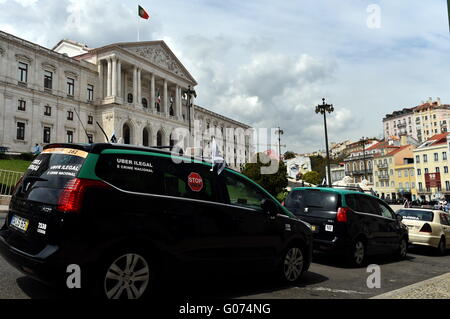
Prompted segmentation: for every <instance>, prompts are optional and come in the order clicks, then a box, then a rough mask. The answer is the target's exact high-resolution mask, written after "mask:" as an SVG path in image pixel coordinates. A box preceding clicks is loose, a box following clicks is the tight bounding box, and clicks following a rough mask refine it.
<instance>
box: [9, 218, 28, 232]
mask: <svg viewBox="0 0 450 319" xmlns="http://www.w3.org/2000/svg"><path fill="white" fill-rule="evenodd" d="M29 224H30V222H29V221H28V219H25V218H22V217H19V216H16V215H13V217H12V219H11V224H10V225H11V226H13V227H14V228H17V229H19V230H21V231H24V232H26V231H27V229H28V225H29Z"/></svg>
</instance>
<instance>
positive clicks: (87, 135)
mask: <svg viewBox="0 0 450 319" xmlns="http://www.w3.org/2000/svg"><path fill="white" fill-rule="evenodd" d="M73 110H74V111H75V114H76V115H77V118H78V121H80V124H81V127H82V128H83V130H84V133H85V134H86V137H87V139H88V142H89V134H88V132H87V131H86V128H85V127H84V125H83V122H82V121H81V119H80V115H79V114H78V112H77V110H76V109H75V108H73Z"/></svg>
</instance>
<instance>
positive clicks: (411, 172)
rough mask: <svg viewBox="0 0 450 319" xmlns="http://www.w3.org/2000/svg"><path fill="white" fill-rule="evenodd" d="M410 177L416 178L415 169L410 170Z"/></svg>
mask: <svg viewBox="0 0 450 319" xmlns="http://www.w3.org/2000/svg"><path fill="white" fill-rule="evenodd" d="M409 176H411V177H412V176H414V170H413V169H410V170H409Z"/></svg>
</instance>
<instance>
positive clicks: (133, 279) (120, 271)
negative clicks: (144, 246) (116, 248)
mask: <svg viewBox="0 0 450 319" xmlns="http://www.w3.org/2000/svg"><path fill="white" fill-rule="evenodd" d="M149 281H150V269H149V266H148V264H147V261H146V260H145V259H144V258H143V257H142V256H141V255H138V254H134V253H130V254H125V255H122V256H120V257H119V258H117V259H116V260H115V261H114V262H113V263H112V264H111V265H110V266H109V267H108V269H107V271H106V275H105V279H104V291H105V295H106V297H107V298H108V299H120V298H126V299H138V298H140V297H141V296H142V295H143V294H144V292H145V290H146V288H147V285H148V283H149Z"/></svg>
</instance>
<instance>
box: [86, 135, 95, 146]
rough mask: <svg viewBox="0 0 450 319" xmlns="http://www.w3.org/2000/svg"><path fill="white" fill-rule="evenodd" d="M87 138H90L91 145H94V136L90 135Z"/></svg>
mask: <svg viewBox="0 0 450 319" xmlns="http://www.w3.org/2000/svg"><path fill="white" fill-rule="evenodd" d="M87 137H88V143H89V144H91V143H94V136H93V135H92V134H88V135H87Z"/></svg>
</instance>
